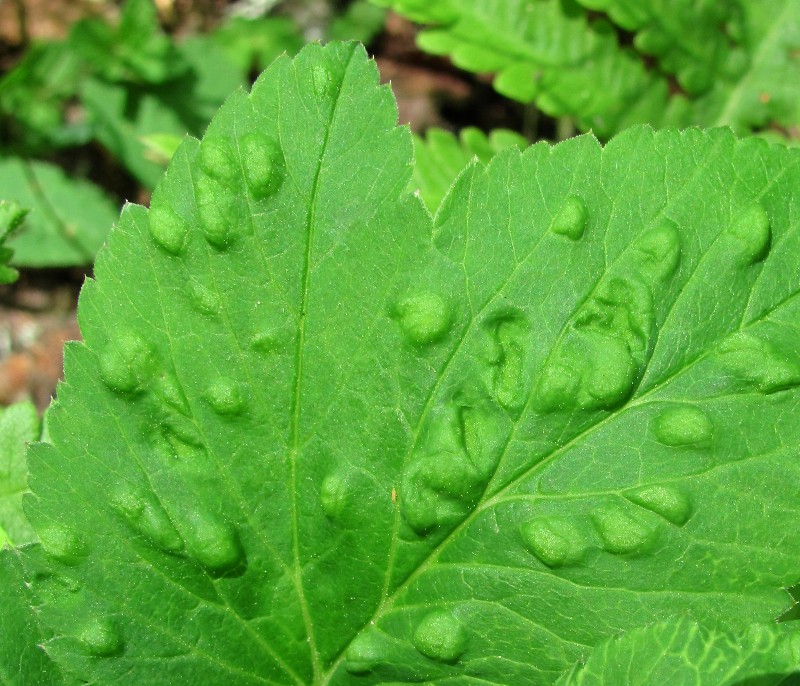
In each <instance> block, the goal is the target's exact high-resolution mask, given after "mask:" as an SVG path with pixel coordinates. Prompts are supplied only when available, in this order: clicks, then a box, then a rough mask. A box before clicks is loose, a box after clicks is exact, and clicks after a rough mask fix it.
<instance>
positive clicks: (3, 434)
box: [0, 402, 42, 546]
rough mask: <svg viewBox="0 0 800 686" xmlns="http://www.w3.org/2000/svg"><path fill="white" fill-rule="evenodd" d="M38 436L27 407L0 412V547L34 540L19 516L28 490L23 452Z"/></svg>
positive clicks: (31, 409) (33, 416)
mask: <svg viewBox="0 0 800 686" xmlns="http://www.w3.org/2000/svg"><path fill="white" fill-rule="evenodd" d="M41 435H42V431H41V426H40V422H39V415H38V414H37V413H36V408H35V407H34V406H33V405H32V404H31V403H29V402H20V403H16V404H15V405H11V406H10V407H7V408H5V409H3V408H0V546H2V545H5V544H6V543H10V544H12V545H21V544H23V543H29V542H31V541H33V540H35V536H34V535H33V529H31V526H30V524H29V523H28V520H27V519H26V518H25V515H24V514H23V513H22V494H23V492H24V491H26V490H27V487H28V484H27V480H28V471H27V469H26V466H25V450H26V448H27V446H28V443H32V442H33V441H38V440H39V439H40V438H41Z"/></svg>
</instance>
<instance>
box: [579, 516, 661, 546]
mask: <svg viewBox="0 0 800 686" xmlns="http://www.w3.org/2000/svg"><path fill="white" fill-rule="evenodd" d="M592 520H593V521H594V524H595V527H596V528H597V532H598V534H599V535H600V538H601V539H602V541H603V548H604V549H605V550H607V551H608V552H609V553H614V554H617V555H642V554H644V553H647V552H649V551H650V550H651V549H652V548H653V546H654V545H655V543H656V541H657V539H658V529H657V527H656V526H655V525H653V524H650V523H647V522H645V521H643V520H641V519H639V518H638V517H635V516H634V515H632V514H630V513H628V512H626V511H625V510H623V509H622V508H620V507H616V506H613V505H610V506H606V507H603V508H601V509H599V510H598V511H597V512H594V513H593V514H592Z"/></svg>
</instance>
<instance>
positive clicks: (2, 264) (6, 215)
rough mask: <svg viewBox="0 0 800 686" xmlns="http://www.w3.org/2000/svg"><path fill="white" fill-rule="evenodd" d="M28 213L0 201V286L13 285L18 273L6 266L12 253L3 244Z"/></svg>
mask: <svg viewBox="0 0 800 686" xmlns="http://www.w3.org/2000/svg"><path fill="white" fill-rule="evenodd" d="M26 214H28V211H27V210H25V209H23V208H21V207H20V206H19V205H18V204H17V203H15V202H13V201H10V200H0V285H2V284H7V283H13V282H14V281H16V280H17V278H18V277H19V272H18V271H17V270H16V269H13V268H11V267H9V266H8V263H9V262H10V261H11V258H12V257H13V256H14V251H13V250H12V249H11V248H7V247H5V242H6V240H8V237H9V236H11V235H12V234H13V233H14V232H15V231H16V230H18V229H19V227H20V226H22V224H23V222H24V221H25V215H26Z"/></svg>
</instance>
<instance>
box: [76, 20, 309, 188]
mask: <svg viewBox="0 0 800 686" xmlns="http://www.w3.org/2000/svg"><path fill="white" fill-rule="evenodd" d="M301 46H302V39H301V37H300V36H299V34H298V33H297V29H296V28H295V27H294V24H293V23H291V22H289V21H288V20H286V21H283V20H278V19H274V18H266V19H263V20H261V21H252V22H251V21H248V20H232V21H230V22H228V23H227V24H225V25H223V26H222V27H221V28H220V29H219V30H218V31H216V32H214V33H213V34H211V35H205V36H204V35H196V36H190V37H188V38H186V39H185V40H183V41H181V42H180V43H177V44H175V46H174V49H175V50H176V51H177V54H178V55H179V56H180V58H181V63H182V64H184V65H185V66H186V68H185V69H184V70H183V71H182V72H181V73H180V74H178V75H177V76H176V77H175V78H173V79H171V80H169V81H167V82H166V83H157V84H134V83H114V82H110V81H108V80H105V79H101V78H92V79H87V80H86V81H85V83H84V84H83V86H82V88H81V102H82V103H83V105H84V106H85V107H86V109H87V111H88V113H89V116H90V120H91V123H92V126H93V131H94V134H95V136H96V138H97V139H98V140H99V141H100V142H101V143H102V144H103V145H104V146H105V147H106V148H107V149H108V150H109V151H110V152H111V153H112V154H113V155H115V156H116V157H117V158H119V160H120V162H122V164H123V165H124V166H125V168H126V169H127V170H128V171H130V172H131V174H133V176H135V177H136V179H137V180H138V181H139V182H140V183H142V184H143V185H144V186H145V187H146V188H149V189H152V188H153V187H154V186H155V185H156V183H157V182H158V180H159V179H160V178H161V175H162V174H163V173H164V168H165V166H166V164H165V160H164V159H163V158H162V157H159V156H157V155H156V156H154V155H153V149H152V146H151V145H149V144H148V141H149V140H151V139H152V138H153V137H154V136H155V137H161V138H164V137H170V138H173V139H182V138H183V136H185V135H186V134H189V135H193V136H199V135H201V134H202V133H203V131H205V129H206V126H208V122H209V121H210V120H211V117H213V116H214V114H215V112H216V111H217V109H219V107H220V106H221V105H222V103H223V102H224V101H225V99H226V98H227V97H228V96H229V95H230V94H231V93H233V91H235V90H236V89H237V88H241V87H244V86H246V85H247V84H248V82H249V81H248V75H249V73H250V71H251V70H252V69H254V68H256V69H258V70H259V71H260V70H261V69H263V67H265V66H266V65H267V64H268V63H269V62H271V61H272V60H273V59H274V58H275V57H277V56H278V55H280V54H281V53H284V52H290V53H294V52H296V51H297V50H299V49H300V47H301ZM166 161H168V158H167V160H166Z"/></svg>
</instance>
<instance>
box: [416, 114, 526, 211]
mask: <svg viewBox="0 0 800 686" xmlns="http://www.w3.org/2000/svg"><path fill="white" fill-rule="evenodd" d="M526 145H527V141H526V140H525V138H524V137H523V136H521V135H520V134H518V133H515V132H513V131H509V130H507V129H497V130H495V131H492V132H491V134H490V135H489V136H487V135H486V134H485V133H483V131H481V130H480V129H476V128H474V127H467V128H465V129H462V131H461V133H460V140H459V139H456V137H455V136H454V135H453V134H452V133H450V132H448V131H444V130H443V129H436V128H434V129H429V130H428V131H427V133H426V137H425V138H422V137H420V136H414V161H415V163H414V174H413V176H412V179H411V185H412V188H413V189H414V190H419V193H420V196H421V197H422V200H423V201H424V202H425V206H426V207H427V208H428V209H429V210H430V211H431V212H432V213H434V212H436V210H437V209H438V208H439V205H441V203H442V200H443V199H444V196H445V195H446V194H447V191H448V190H450V187H451V186H452V185H453V182H454V181H455V180H456V177H457V176H458V175H459V174H460V173H461V172H462V171H463V170H464V168H465V167H466V166H467V164H469V162H470V160H471V159H472V158H473V157H477V158H478V160H480V161H481V162H483V163H484V164H488V163H489V161H490V160H491V159H492V157H494V155H495V154H496V153H498V152H500V151H501V150H506V149H508V148H517V149H522V148H524V147H525V146H526Z"/></svg>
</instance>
